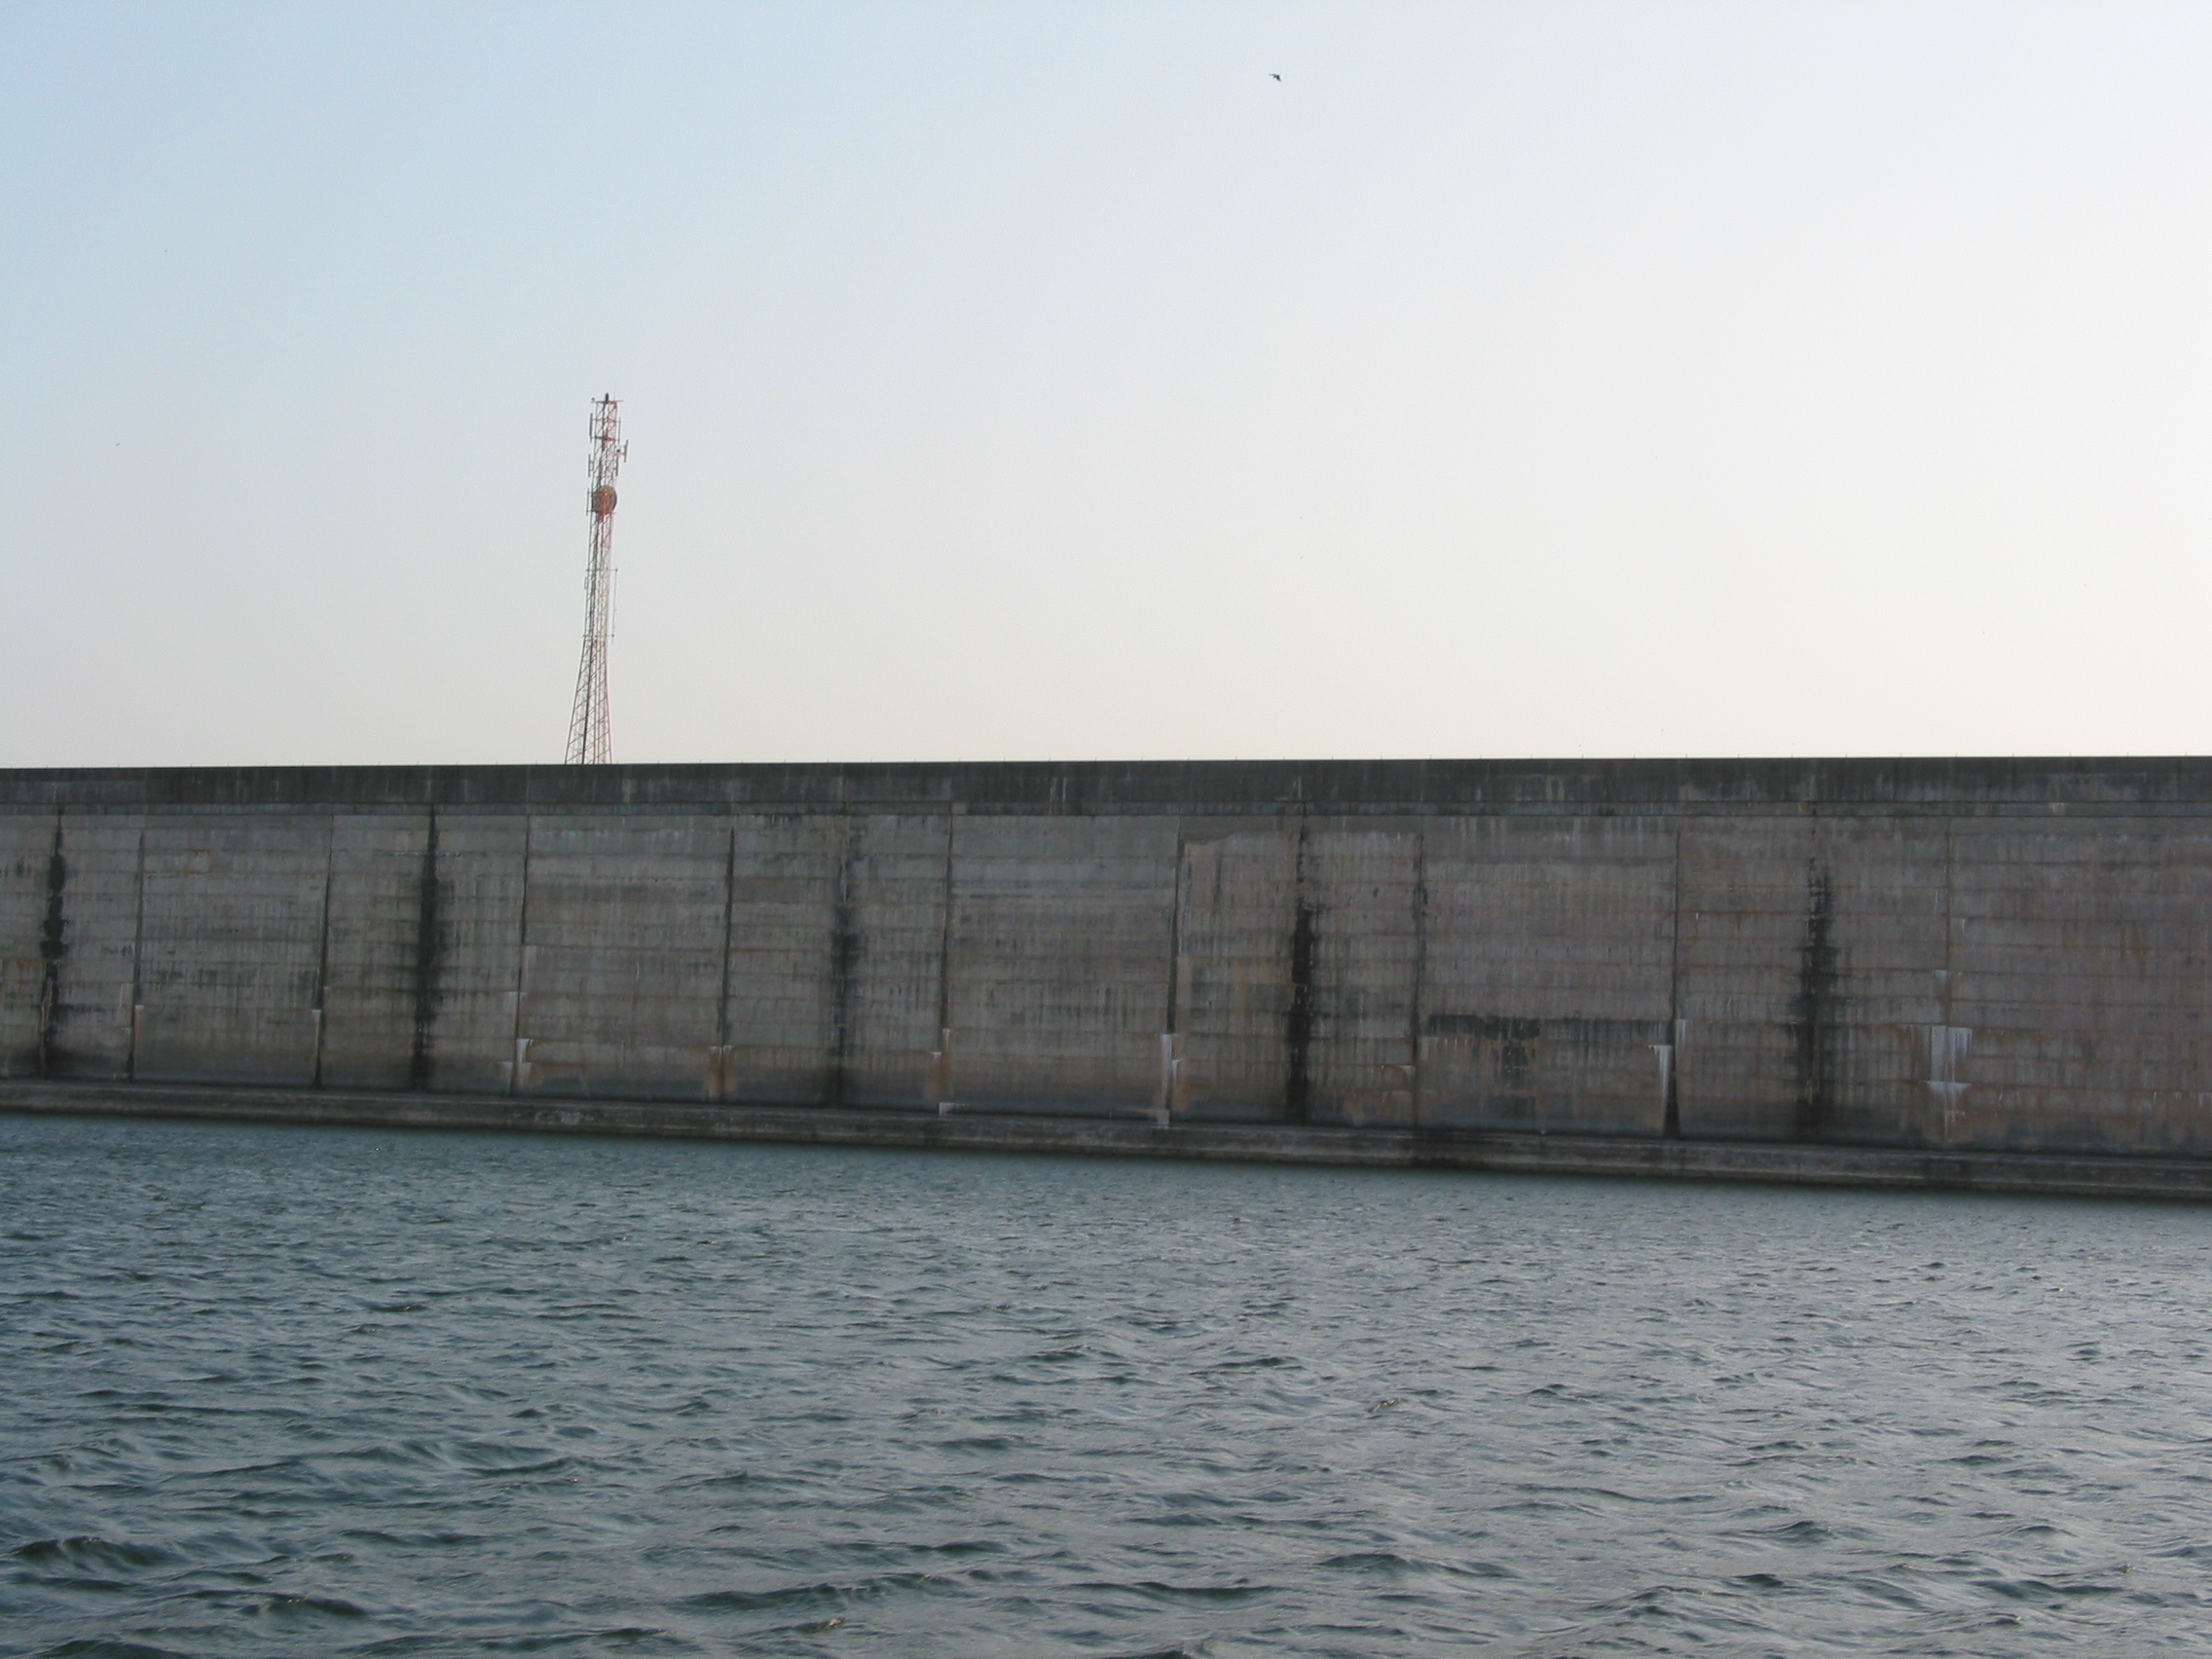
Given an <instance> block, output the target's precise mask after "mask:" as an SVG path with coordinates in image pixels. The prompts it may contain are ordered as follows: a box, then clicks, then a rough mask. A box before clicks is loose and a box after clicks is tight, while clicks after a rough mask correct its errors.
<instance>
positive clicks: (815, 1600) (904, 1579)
mask: <svg viewBox="0 0 2212 1659" xmlns="http://www.w3.org/2000/svg"><path fill="white" fill-rule="evenodd" d="M943 1582H944V1580H943V1579H942V1578H940V1576H939V1575H938V1574H937V1573H934V1572H886V1573H883V1574H881V1575H879V1576H877V1577H874V1578H862V1579H856V1580H854V1581H853V1582H852V1583H850V1584H830V1583H822V1584H786V1585H780V1586H778V1587H777V1588H776V1589H773V1590H709V1591H706V1592H705V1593H704V1594H702V1595H697V1596H686V1597H684V1598H683V1599H682V1600H681V1601H679V1602H678V1603H677V1604H676V1605H677V1606H679V1607H682V1608H684V1609H685V1610H687V1611H692V1612H702V1613H756V1612H773V1611H777V1610H779V1609H787V1608H794V1607H803V1606H807V1605H809V1604H822V1603H826V1602H828V1603H841V1602H846V1601H853V1600H859V1599H862V1598H866V1597H869V1596H880V1595H883V1594H885V1593H887V1592H889V1591H893V1590H918V1589H920V1588H921V1587H922V1586H924V1585H926V1584H941V1583H943Z"/></svg>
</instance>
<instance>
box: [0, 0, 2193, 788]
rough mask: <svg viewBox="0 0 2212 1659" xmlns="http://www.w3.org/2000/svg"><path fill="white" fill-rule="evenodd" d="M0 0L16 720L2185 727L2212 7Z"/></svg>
mask: <svg viewBox="0 0 2212 1659" xmlns="http://www.w3.org/2000/svg"><path fill="white" fill-rule="evenodd" d="M0 19H4V20H5V22H6V25H7V39H8V42H9V47H8V51H7V53H6V55H5V56H4V57H0V157H4V159H0V318H4V321H0V386H4V387H5V388H6V394H7V395H6V398H5V403H4V410H5V413H4V415H0V419H4V421H5V423H6V427H5V431H4V432H0V495H4V498H5V500H6V502H7V507H6V512H5V516H4V517H0V527H4V528H0V578H4V585H0V596H4V597H0V653H4V656H0V660H4V664H5V680H4V682H0V683H4V684H5V687H6V689H5V691H4V692H0V711H4V713H5V719H0V764H14V765H80V764H131V763H195V762H288V763H289V762H322V761H331V762H340V761H433V760H434V761H449V760H558V759H559V758H560V756H561V751H562V744H563V740H564V738H565V736H566V733H567V727H568V718H569V705H570V697H571V688H572V684H573V680H574V674H575V661H576V648H577V634H578V630H579V628H580V625H581V622H582V564H583V554H584V539H585V520H584V512H583V487H584V461H585V451H586V445H585V427H586V417H587V411H588V405H589V401H590V399H591V398H592V397H593V396H595V395H596V394H598V393H600V392H602V391H612V392H613V393H615V394H616V395H617V396H619V397H620V398H621V399H622V400H623V410H624V416H625V419H626V422H627V425H628V429H629V435H630V438H631V442H632V455H631V461H630V463H629V466H628V468H627V470H626V472H625V474H624V479H623V487H622V504H621V508H620V511H619V513H618V515H617V518H616V524H615V542H616V552H617V561H618V564H619V566H620V569H621V577H620V583H619V587H618V604H617V614H616V634H615V639H614V645H613V698H614V739H615V754H616V756H617V758H621V759H639V760H645V759H675V760H746V759H791V758H798V759H874V758H892V759H906V758H991V757H1023V758H1027V757H1071V758H1080V757H1094V756H1108V757H1118V756H1168V757H1172V756H1356V755H1368V756H1410V755H1430V756H1484V755H1499V756H1513V755H1525V756H1526V755H1541V756H1577V755H1605V754H1613V755H1668V754H1718V755H1739V754H1799V755H1805V754H1876V753H1900V754H1953V753H1980V752H1991V753H2052V754H2066V753H2127V752H2138V753H2172V752H2182V751H2189V752H2203V751H2207V750H2212V648H2208V645H2207V632H2208V612H2212V512H2208V508H2212V467H2208V462H2212V379H2208V373H2212V217H2208V210H2212V7H2207V6H2205V5H2203V4H2202V3H2201V0H2190V3H2187V4H2173V5H2130V4H2124V3H2120V0H2096V3H2094V4H2083V5H2066V6H2043V5H2034V4H2028V3H2024V0H1993V3H1988V4H1940V3H1933V0H1909V3H1902V4H1895V5H1884V4H1879V3H1876V0H1848V3H1844V4H1833V5H1830V4H1818V3H1811V0H1803V3H1779V0H1755V3H1746V4H1695V3H1688V0H1670V3H1667V4H1657V3H1652V0H1639V3H1634V4H1604V3H1589V4H1574V3H1568V0H1543V3H1535V0H1529V3H1522V4H1501V3H1493V4H1477V3H1472V0H1470V3H1462V4H1456V5H1449V6H1410V7H1389V6H1383V5H1378V4H1375V3H1373V0H1364V3H1361V4H1357V5H1351V4H1346V5H1343V6H1300V5H1260V6H1244V5H1215V6H1207V5H1202V4H1193V3H1191V0H1176V3H1174V4H1162V5H1157V6H1145V5H1129V4H1112V5H1107V4H1099V5H1091V6H1081V5H1047V4H1038V3H1035V0H1024V3H1021V4H1014V5H1005V6H972V5H949V4H948V5H924V4H906V5H896V6H894V5H835V4H814V3H810V4H791V5H774V6H767V5H753V6H743V5H728V4H723V5H713V6H706V5H700V6H659V7H655V6H645V5H637V4H621V5H607V4H597V5H592V6H589V7H564V6H555V5H529V6H502V5H436V6H406V5H393V4H388V3H381V0H380V3H378V4H375V5H359V6H316V7H300V6H293V5H285V6H274V7H266V8H264V7H239V6H222V5H192V6H175V5H166V4H161V5H152V4H149V5H142V6H102V5H96V4H88V3H85V0H72V3H70V4H67V5H54V6H49V5H26V4H22V3H19V0H6V3H4V4H0ZM1277 74H1279V75H1280V76H1281V79H1280V80H1279V81H1277V80H1276V79H1275V78H1274V77H1275V76H1276V75H1277Z"/></svg>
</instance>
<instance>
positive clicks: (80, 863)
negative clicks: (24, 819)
mask: <svg viewBox="0 0 2212 1659" xmlns="http://www.w3.org/2000/svg"><path fill="white" fill-rule="evenodd" d="M46 823H47V824H48V825H49V826H50V832H51V825H52V823H53V820H52V819H51V818H49V819H46ZM144 833H145V820H144V818H142V817H140V816H139V815H137V814H135V813H115V814H109V813H78V812H71V813H65V814H63V816H62V830H61V841H62V846H61V855H62V871H63V883H62V892H61V906H60V908H61V916H60V922H61V941H60V942H61V947H62V949H61V956H60V959H59V961H58V962H57V963H56V964H55V967H56V974H55V1006H54V1010H53V1014H52V1015H51V1032H52V1037H51V1041H50V1044H49V1047H48V1051H47V1073H48V1075H49V1076H52V1077H76V1078H89V1079H90V1078H98V1079H114V1078H128V1077H129V1075H130V1061H131V1039H132V1035H133V1028H134V1027H133V1003H134V1001H135V999H136V991H137V983H138V897H139V883H138V874H139V859H140V852H141V847H142V843H143V839H144ZM42 928H43V922H42ZM20 948H21V949H22V951H23V952H24V953H26V954H27V953H28V952H30V951H32V950H35V949H36V948H37V945H36V943H35V942H33V941H28V940H26V941H25V943H24V944H23V946H21V947H20Z"/></svg>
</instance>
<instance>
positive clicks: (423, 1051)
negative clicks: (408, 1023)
mask: <svg viewBox="0 0 2212 1659" xmlns="http://www.w3.org/2000/svg"><path fill="white" fill-rule="evenodd" d="M440 901H441V895H440V893H439V888H438V815H437V814H436V813H434V812H433V813H431V814H430V832H429V835H428V837H427V838H426V839H425V840H424V843H423V871H422V875H421V876H420V878H419V879H418V881H417V883H416V891H415V1025H414V1033H413V1037H412V1039H411V1041H410V1042H409V1045H408V1051H407V1087H408V1088H429V1087H430V1048H431V1040H432V1038H433V1036H434V1035H435V1032H436V1029H437V1023H438V1009H439V1006H440V1005H441V1004H442V1003H443V1002H444V1000H445V991H444V987H443V985H442V983H441V977H442V971H443V969H444V967H445V927H444V921H443V915H442V910H441V903H440Z"/></svg>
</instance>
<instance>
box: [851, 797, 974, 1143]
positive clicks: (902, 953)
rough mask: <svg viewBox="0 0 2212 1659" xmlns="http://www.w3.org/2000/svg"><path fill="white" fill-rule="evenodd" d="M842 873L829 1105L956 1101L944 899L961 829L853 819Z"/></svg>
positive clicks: (938, 818) (934, 820)
mask: <svg viewBox="0 0 2212 1659" xmlns="http://www.w3.org/2000/svg"><path fill="white" fill-rule="evenodd" d="M842 833H844V834H845V835H846V836H847V837H849V838H848V839H847V840H846V841H845V851H844V855H843V859H842V863H841V866H840V874H839V877H838V879H839V882H840V886H839V898H838V902H837V903H838V908H837V912H836V916H835V917H834V918H833V920H834V921H835V924H836V925H835V927H834V932H833V936H832V939H831V940H830V945H831V949H830V979H829V983H828V985H827V987H826V989H827V995H828V998H829V1002H830V1029H829V1031H828V1033H827V1034H826V1037H825V1041H826V1043H827V1044H828V1046H829V1048H830V1059H831V1072H830V1088H829V1092H828V1097H829V1099H830V1101H832V1102H833V1103H838V1104H844V1105H852V1106H934V1105H936V1104H937V1103H938V1102H939V1101H940V1100H943V1099H946V1098H949V1095H948V1092H947V1089H948V1080H947V1076H946V1067H947V1062H946V1059H945V1056H944V1045H945V1026H946V1024H947V1017H946V987H945V972H944V970H945V952H946V948H947V944H948V940H947V937H946V917H947V907H946V896H947V894H948V892H949V890H950V883H951V868H952V833H953V821H952V819H951V818H950V817H949V816H947V815H943V814H936V815H932V814H907V813H899V812H889V813H868V814H866V815H855V816H854V818H853V820H852V823H851V824H850V825H849V826H848V827H846V828H845V830H843V831H842Z"/></svg>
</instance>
